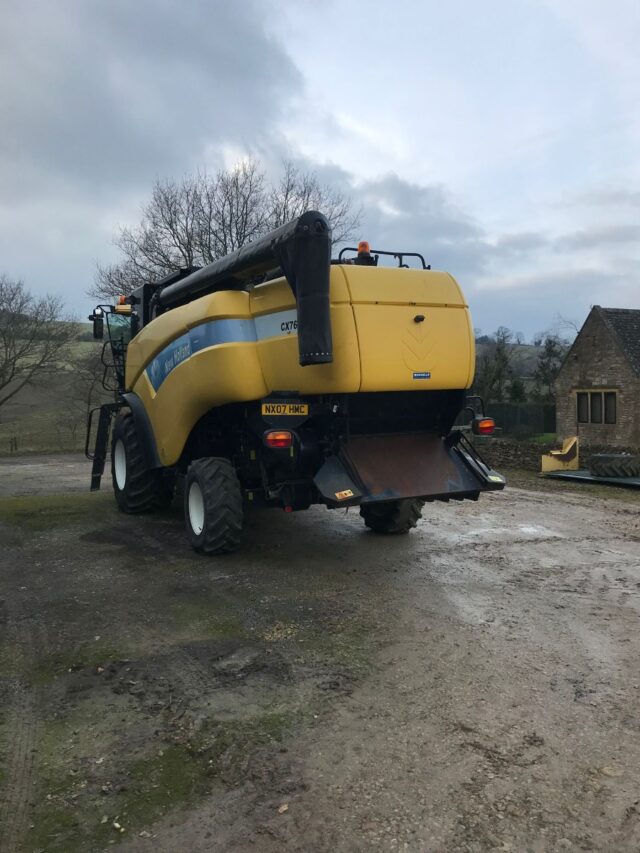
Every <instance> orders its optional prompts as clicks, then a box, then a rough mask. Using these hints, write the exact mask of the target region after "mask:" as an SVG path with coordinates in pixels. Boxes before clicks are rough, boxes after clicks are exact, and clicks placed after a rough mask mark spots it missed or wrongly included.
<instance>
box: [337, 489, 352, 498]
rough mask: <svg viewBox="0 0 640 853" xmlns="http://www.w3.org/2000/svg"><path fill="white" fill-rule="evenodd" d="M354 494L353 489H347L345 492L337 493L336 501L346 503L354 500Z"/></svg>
mask: <svg viewBox="0 0 640 853" xmlns="http://www.w3.org/2000/svg"><path fill="white" fill-rule="evenodd" d="M352 497H353V492H352V491H351V489H345V490H344V492H336V499H337V500H339V501H346V499H347V498H352Z"/></svg>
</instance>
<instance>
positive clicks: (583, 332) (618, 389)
mask: <svg viewBox="0 0 640 853" xmlns="http://www.w3.org/2000/svg"><path fill="white" fill-rule="evenodd" d="M555 392H556V431H557V433H558V437H559V438H567V437H568V436H570V435H578V436H579V437H580V442H581V444H582V445H585V446H589V445H591V446H595V445H597V446H599V447H612V448H613V447H616V448H628V449H636V448H640V310H638V309H630V308H601V307H600V306H599V305H594V307H593V308H592V309H591V312H590V313H589V316H588V317H587V319H586V320H585V323H584V325H583V327H582V328H581V329H580V332H579V333H578V336H577V338H576V339H575V341H574V343H573V346H572V347H571V349H570V350H569V352H568V353H567V356H566V358H565V360H564V362H563V364H562V367H561V368H560V372H559V374H558V378H557V379H556V383H555Z"/></svg>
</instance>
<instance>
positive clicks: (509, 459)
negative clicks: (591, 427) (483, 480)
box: [473, 436, 640, 471]
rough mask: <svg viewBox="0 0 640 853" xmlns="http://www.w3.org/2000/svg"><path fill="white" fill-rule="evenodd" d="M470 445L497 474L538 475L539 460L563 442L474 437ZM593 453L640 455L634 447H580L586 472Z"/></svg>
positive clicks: (581, 464)
mask: <svg viewBox="0 0 640 853" xmlns="http://www.w3.org/2000/svg"><path fill="white" fill-rule="evenodd" d="M473 445H474V447H476V448H477V450H478V453H479V454H480V455H481V456H482V458H483V459H484V460H485V462H487V463H488V464H489V465H491V467H492V468H495V469H496V471H499V470H500V469H501V468H523V469H525V470H526V471H540V467H541V463H540V457H541V456H542V455H543V453H548V452H549V451H550V450H558V449H560V447H561V446H562V442H558V443H555V444H537V443H536V442H534V441H518V440H517V439H514V438H493V437H487V438H482V437H479V436H474V437H473ZM595 453H640V449H638V448H634V447H611V445H608V446H607V445H589V446H588V447H584V446H583V445H582V443H581V444H580V467H581V468H588V467H589V460H590V459H591V457H592V456H593V455H594V454H595Z"/></svg>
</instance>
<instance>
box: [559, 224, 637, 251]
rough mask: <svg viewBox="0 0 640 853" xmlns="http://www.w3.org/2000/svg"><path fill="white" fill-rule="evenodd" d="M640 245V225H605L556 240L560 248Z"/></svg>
mask: <svg viewBox="0 0 640 853" xmlns="http://www.w3.org/2000/svg"><path fill="white" fill-rule="evenodd" d="M624 243H629V244H632V245H633V244H635V245H640V225H604V226H600V227H593V228H585V229H583V230H582V231H575V232H574V233H573V234H565V235H564V236H563V237H559V238H558V239H557V240H556V241H555V246H556V248H558V249H595V248H599V247H602V246H611V245H616V244H624Z"/></svg>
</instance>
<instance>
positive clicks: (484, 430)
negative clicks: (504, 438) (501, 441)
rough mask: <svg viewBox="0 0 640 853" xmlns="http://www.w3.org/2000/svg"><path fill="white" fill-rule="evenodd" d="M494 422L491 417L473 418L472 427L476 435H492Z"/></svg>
mask: <svg viewBox="0 0 640 853" xmlns="http://www.w3.org/2000/svg"><path fill="white" fill-rule="evenodd" d="M495 428H496V422H495V421H494V419H493V418H474V420H473V424H472V429H473V432H474V433H475V434H476V435H493V431H494V429H495Z"/></svg>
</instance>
